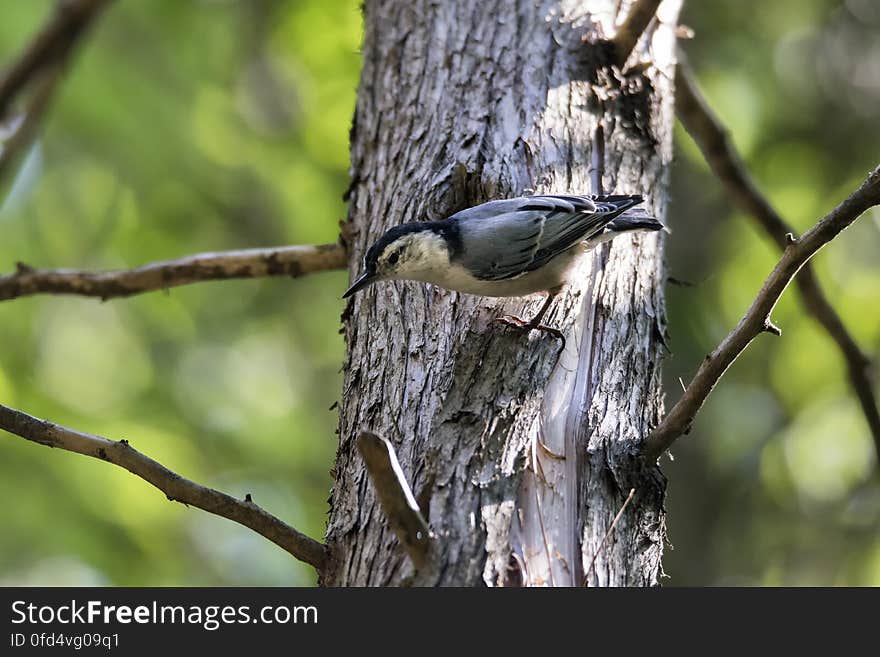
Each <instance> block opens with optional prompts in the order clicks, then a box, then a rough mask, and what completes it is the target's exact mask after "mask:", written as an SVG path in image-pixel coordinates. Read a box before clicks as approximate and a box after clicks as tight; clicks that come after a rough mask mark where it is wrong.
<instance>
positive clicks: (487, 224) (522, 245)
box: [343, 195, 663, 337]
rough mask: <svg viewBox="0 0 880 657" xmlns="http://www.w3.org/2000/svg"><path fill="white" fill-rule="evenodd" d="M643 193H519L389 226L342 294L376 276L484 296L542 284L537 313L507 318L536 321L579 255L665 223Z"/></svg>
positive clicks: (519, 292)
mask: <svg viewBox="0 0 880 657" xmlns="http://www.w3.org/2000/svg"><path fill="white" fill-rule="evenodd" d="M641 202H642V197H641V196H635V195H634V196H619V195H618V196H562V195H558V196H557V195H547V196H522V197H519V198H512V199H504V200H499V201H489V202H488V203H483V204H482V205H477V206H475V207H472V208H468V209H466V210H462V211H461V212H457V213H456V214H454V215H452V216H451V217H449V218H447V219H444V220H442V221H428V222H421V221H420V222H413V223H407V224H402V225H400V226H394V227H393V228H391V229H389V230H388V231H386V232H385V234H384V235H382V236H381V237H380V238H379V239H378V240H376V242H375V244H373V245H372V246H371V247H370V248H369V249H368V250H367V253H366V255H365V256H364V264H363V272H362V273H361V275H360V276H359V277H358V278H357V279H356V280H355V281H354V283H352V285H351V287H350V288H348V290H347V291H346V293H345V294H344V295H343V298H346V297H349V296H351V295H352V294H354V293H355V292H357V291H359V290H362V289H364V288H365V287H367V286H368V285H371V284H372V283H375V282H377V281H382V280H389V279H397V280H411V281H423V282H425V283H433V284H434V285H439V286H440V287H444V288H447V289H449V290H456V291H458V292H467V293H470V294H478V295H482V296H487V297H518V296H525V295H528V294H534V293H536V292H546V293H547V294H548V297H547V300H546V302H545V303H544V305H543V306H541V309H540V310H539V311H538V313H537V315H535V317H533V318H532V320H531V321H529V322H526V321H524V320H522V319H519V318H518V317H511V316H505V317H501V318H498V320H497V321H502V322H504V323H506V324H509V325H512V326H516V327H518V328H522V329H526V330H531V329H539V330H542V331H546V332H549V333H552V334H553V335H556V336H558V337H562V334H561V333H560V332H559V331H558V330H556V329H553V328H551V327H548V326H544V325H543V324H541V319H542V318H543V317H544V314H545V313H546V312H547V309H548V308H549V307H550V303H551V302H552V301H553V298H554V297H555V296H556V294H558V293H559V291H560V290H561V289H562V287H563V286H564V285H565V284H566V283H567V282H568V280H569V275H570V272H571V270H572V269H573V265H574V264H575V262H576V260H577V258H578V257H579V256H580V255H582V254H583V253H585V252H587V251H590V250H592V249H593V248H595V247H596V246H597V245H599V244H601V243H602V242H607V241H608V240H610V239H613V238H614V237H616V236H617V235H621V234H623V233H628V232H632V231H639V230H648V231H654V230H660V229H662V228H663V224H661V223H660V222H659V221H657V219H655V218H654V217H651V216H649V215H648V214H647V213H645V212H644V211H638V210H630V208H632V207H633V206H635V205H638V204H639V203H641Z"/></svg>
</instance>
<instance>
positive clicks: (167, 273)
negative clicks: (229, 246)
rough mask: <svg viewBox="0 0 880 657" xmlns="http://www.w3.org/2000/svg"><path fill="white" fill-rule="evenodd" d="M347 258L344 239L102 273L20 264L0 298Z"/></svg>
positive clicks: (96, 290) (107, 295)
mask: <svg viewBox="0 0 880 657" xmlns="http://www.w3.org/2000/svg"><path fill="white" fill-rule="evenodd" d="M346 262H347V256H346V252H345V247H343V246H342V245H341V244H319V245H317V246H282V247H277V248H268V249H244V250H240V251H220V252H217V253H199V254H196V255H191V256H187V257H185V258H180V259H178V260H167V261H164V262H154V263H150V264H148V265H144V266H143V267H137V268H136V269H121V270H116V271H104V272H90V271H80V270H75V269H34V268H32V267H30V266H28V265H25V264H23V263H18V265H17V271H15V272H13V273H11V274H6V275H5V276H0V301H7V300H9V299H15V298H17V297H23V296H28V295H34V294H77V295H80V296H87V297H99V298H101V299H111V298H114V297H128V296H132V295H134V294H141V293H143V292H152V291H155V290H165V289H168V288H171V287H177V286H180V285H188V284H190V283H198V282H200V281H215V280H226V279H230V278H261V277H266V276H293V277H294V278H295V277H298V276H302V275H304V274H310V273H313V272H319V271H330V270H334V269H344V268H345V266H346Z"/></svg>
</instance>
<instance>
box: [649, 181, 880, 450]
mask: <svg viewBox="0 0 880 657" xmlns="http://www.w3.org/2000/svg"><path fill="white" fill-rule="evenodd" d="M877 204H880V167H877V168H876V169H874V170H873V171H872V172H871V173H870V174H869V175H868V178H867V179H866V180H865V182H863V183H862V185H861V186H860V187H859V188H858V189H857V190H856V191H855V192H853V193H852V194H851V195H850V196H849V198H847V199H846V200H845V201H843V203H841V204H840V205H838V206H837V207H836V208H834V209H833V210H832V211H831V212H829V213H828V214H827V215H825V217H824V218H823V219H822V220H821V221H820V222H819V223H818V224H816V225H815V226H814V227H813V228H812V229H810V230H809V231H808V232H807V233H805V234H804V236H803V237H801V238H800V239H799V240H797V241H796V242H794V243H793V244H789V245H788V246H787V247H786V249H785V251H784V252H783V254H782V258H781V259H780V261H779V263H778V264H777V265H776V267H774V269H773V271H772V272H770V276H768V277H767V280H766V281H764V285H763V286H762V287H761V291H760V292H759V293H758V296H757V297H756V298H755V300H754V301H753V302H752V305H751V307H750V308H749V309H748V311H747V312H746V314H745V316H744V317H743V318H742V319H741V320H740V322H739V324H737V326H736V328H734V329H733V330H732V331H731V332H730V333H729V334H728V335H727V337H726V338H724V340H723V341H722V342H721V344H720V345H718V347H717V348H716V349H715V350H714V351H713V352H712V353H711V354H709V355H708V356H707V357H706V359H705V360H704V361H703V362H702V364H701V365H700V368H699V369H698V370H697V374H696V376H694V378H693V380H692V381H691V382H690V385H688V387H687V389H686V390H685V392H684V394H683V395H682V396H681V399H679V400H678V402H677V403H676V404H675V406H673V407H672V410H670V411H669V413H668V414H667V415H666V417H665V418H663V421H662V422H661V423H660V425H659V426H658V427H657V428H656V429H654V431H653V432H652V433H651V435H649V436H648V438H647V439H646V440H645V442H644V443H643V444H642V453H643V454H644V455H645V457H646V458H648V459H649V460H654V459H656V458H657V457H659V456H660V454H662V453H663V452H664V451H666V450H667V449H668V448H669V447H670V445H672V443H673V442H674V441H675V440H676V438H678V437H679V436H680V435H682V434H683V433H686V432H687V431H688V429H689V428H690V426H691V423H692V422H693V419H694V417H695V416H696V414H697V412H698V411H699V410H700V408H701V407H702V405H703V403H704V402H705V401H706V398H707V397H708V396H709V393H711V392H712V389H713V388H714V387H715V384H717V383H718V380H719V379H720V378H721V376H722V375H723V374H724V372H725V371H726V370H727V368H728V367H730V365H731V364H732V363H733V361H734V360H736V358H737V357H738V356H739V355H740V354H741V353H742V352H743V350H744V349H745V348H746V347H747V346H748V345H749V343H750V342H751V341H752V340H753V339H754V338H755V337H756V336H757V335H759V334H760V333H762V332H764V331H768V330H770V331H772V327H773V324H772V323H771V322H770V315H771V313H772V311H773V308H774V307H775V306H776V302H777V301H778V300H779V297H780V296H782V293H783V292H784V291H785V288H786V287H788V284H789V283H790V282H791V280H792V279H793V278H794V277H795V275H796V274H797V273H798V271H799V270H800V269H801V267H803V266H804V264H805V263H806V262H807V261H808V260H809V259H810V258H811V257H812V256H813V255H814V254H815V253H816V252H817V251H818V250H819V249H821V248H822V247H823V246H825V244H827V243H828V242H830V241H831V240H832V239H834V238H835V237H836V236H837V235H838V234H840V232H841V231H842V230H844V229H845V228H846V227H847V226H849V225H850V224H851V223H853V222H854V221H855V220H856V219H858V218H859V216H861V215H862V213H864V212H865V211H866V210H868V209H869V208H871V207H873V206H875V205H877ZM777 330H778V329H777Z"/></svg>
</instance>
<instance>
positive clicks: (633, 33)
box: [614, 0, 662, 67]
mask: <svg viewBox="0 0 880 657" xmlns="http://www.w3.org/2000/svg"><path fill="white" fill-rule="evenodd" d="M661 1H662V0H635V2H633V4H632V6H631V7H630V9H629V13H628V14H627V16H626V20H625V21H624V22H623V25H621V26H620V27H619V28H617V34H615V35H614V58H615V62H616V64H617V65H618V66H619V67H623V65H624V64H626V60H628V59H629V56H630V55H631V54H632V51H633V49H634V48H635V47H636V44H637V43H638V42H639V39H641V38H642V34H643V33H644V32H645V30H647V29H648V25H650V24H651V21H652V20H653V19H654V16H655V15H656V14H657V8H658V7H659V6H660V3H661Z"/></svg>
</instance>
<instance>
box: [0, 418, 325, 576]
mask: <svg viewBox="0 0 880 657" xmlns="http://www.w3.org/2000/svg"><path fill="white" fill-rule="evenodd" d="M0 429H3V430H4V431H8V432H9V433H11V434H15V435H16V436H21V437H22V438H24V439H25V440H30V441H31V442H35V443H38V444H40V445H46V446H47V447H58V448H60V449H64V450H67V451H69V452H76V453H77V454H83V455H85V456H91V457H92V458H96V459H100V460H102V461H107V462H108V463H112V464H114V465H118V466H119V467H121V468H125V469H126V470H128V471H129V472H131V473H132V474H134V475H137V476H138V477H140V478H141V479H143V480H144V481H147V482H149V483H150V484H152V485H153V486H155V487H156V488H158V489H159V490H161V491H162V492H163V493H165V495H166V496H167V497H168V499H169V500H171V501H172V502H182V503H183V504H186V505H189V506H195V507H198V508H200V509H202V510H204V511H207V512H208V513H213V514H215V515H218V516H222V517H224V518H228V519H229V520H232V521H234V522H237V523H239V524H240V525H244V526H245V527H248V528H250V529H252V530H254V531H255V532H257V533H258V534H260V535H261V536H263V537H265V538H267V539H269V540H270V541H272V542H273V543H275V545H277V546H279V547H281V548H282V549H284V550H286V551H287V552H289V553H290V554H292V555H293V556H294V557H296V558H297V559H299V560H300V561H304V562H305V563H307V564H309V565H311V566H314V567H315V569H317V570H318V571H319V572H320V571H321V569H322V568H323V567H324V564H325V562H326V560H327V553H326V548H325V547H324V545H323V544H321V543H319V542H318V541H316V540H315V539H313V538H310V537H308V536H306V535H305V534H302V533H300V532H298V531H297V530H296V529H294V528H293V527H291V526H290V525H288V524H287V523H285V522H283V521H281V520H279V519H278V518H276V517H275V516H273V515H271V514H270V513H267V512H266V511H264V510H263V509H261V508H260V507H258V506H257V505H256V504H254V503H253V502H252V501H251V499H250V495H248V496H247V497H246V498H245V499H244V500H238V499H236V498H234V497H230V496H229V495H226V494H225V493H221V492H220V491H217V490H214V489H212V488H206V487H205V486H201V485H199V484H197V483H195V482H193V481H190V480H189V479H185V478H183V477H181V476H180V475H178V474H176V473H174V472H172V471H171V470H169V469H168V468H166V467H165V466H163V465H162V464H161V463H157V462H156V461H154V460H153V459H151V458H149V457H148V456H145V455H144V454H141V453H140V452H139V451H137V450H136V449H135V448H134V447H132V446H131V445H130V444H129V443H128V441H127V440H119V441H114V440H107V439H106V438H101V437H100V436H93V435H91V434H88V433H82V432H80V431H74V430H73V429H67V428H65V427H62V426H59V425H57V424H53V423H51V422H48V421H46V420H40V419H38V418H35V417H32V416H30V415H28V414H26V413H22V412H21V411H17V410H15V409H12V408H8V407H7V406H3V405H2V404H0Z"/></svg>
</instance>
